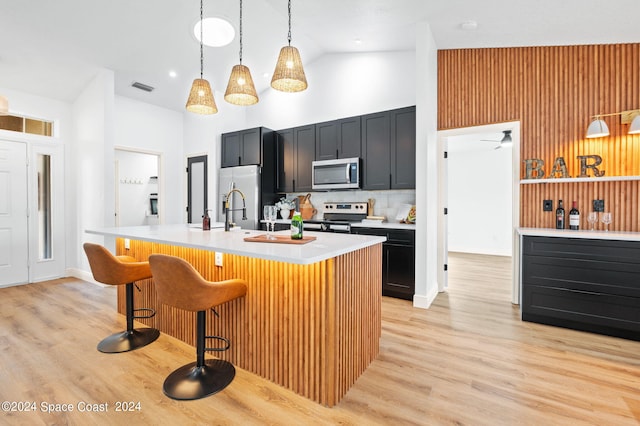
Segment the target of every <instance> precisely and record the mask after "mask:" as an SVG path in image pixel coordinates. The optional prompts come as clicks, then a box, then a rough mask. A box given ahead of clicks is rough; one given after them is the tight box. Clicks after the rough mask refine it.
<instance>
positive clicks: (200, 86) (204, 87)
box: [186, 0, 218, 114]
mask: <svg viewBox="0 0 640 426" xmlns="http://www.w3.org/2000/svg"><path fill="white" fill-rule="evenodd" d="M202 3H203V0H200V78H196V79H194V80H193V85H192V86H191V92H189V99H187V105H186V107H187V111H189V112H195V113H197V114H215V113H216V112H218V107H217V106H216V101H215V100H214V99H213V92H211V86H210V85H209V82H208V81H207V80H205V79H204V78H202V74H203V69H204V54H203V48H202Z"/></svg>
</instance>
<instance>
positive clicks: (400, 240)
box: [351, 227, 416, 300]
mask: <svg viewBox="0 0 640 426" xmlns="http://www.w3.org/2000/svg"><path fill="white" fill-rule="evenodd" d="M351 233H352V234H363V235H379V236H384V237H387V241H386V242H384V243H383V244H382V295H383V296H390V297H395V298H398V299H405V300H413V295H414V293H415V286H416V279H415V278H416V276H415V231H414V230H411V229H385V228H359V227H352V228H351Z"/></svg>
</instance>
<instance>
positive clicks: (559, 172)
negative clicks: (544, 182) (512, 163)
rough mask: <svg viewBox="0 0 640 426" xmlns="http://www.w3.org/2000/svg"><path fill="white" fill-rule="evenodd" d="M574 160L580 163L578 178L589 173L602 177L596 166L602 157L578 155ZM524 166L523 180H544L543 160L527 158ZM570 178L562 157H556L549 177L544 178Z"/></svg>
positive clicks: (602, 173) (601, 171) (603, 172)
mask: <svg viewBox="0 0 640 426" xmlns="http://www.w3.org/2000/svg"><path fill="white" fill-rule="evenodd" d="M576 158H577V159H578V161H580V175H579V176H578V177H581V178H582V177H590V176H589V173H592V174H593V176H594V177H602V176H604V174H605V171H604V170H600V169H598V166H599V165H600V164H601V163H602V157H600V156H599V155H578V156H577V157H576ZM524 165H525V177H524V178H525V179H544V178H545V172H544V160H541V159H539V158H529V159H526V160H524ZM570 177H571V176H570V175H569V172H568V170H567V163H565V161H564V157H557V158H556V159H555V161H554V162H553V167H551V171H550V172H549V176H547V177H546V178H547V179H553V178H570Z"/></svg>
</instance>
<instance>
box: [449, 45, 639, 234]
mask: <svg viewBox="0 0 640 426" xmlns="http://www.w3.org/2000/svg"><path fill="white" fill-rule="evenodd" d="M632 109H640V44H637V43H634V44H613V45H590V46H551V47H548V46H547V47H524V48H493V49H458V50H441V51H439V52H438V129H439V130H446V129H454V128H462V127H472V126H479V125H485V124H493V123H500V122H507V121H518V120H519V121H520V124H521V126H520V129H521V136H520V139H521V142H520V143H521V148H520V149H521V151H520V153H521V160H524V159H529V158H539V159H542V160H544V161H545V172H546V175H548V174H549V172H550V170H551V166H552V164H553V162H554V160H555V158H556V157H564V159H565V161H566V163H567V166H568V167H569V174H570V175H571V176H572V177H577V176H578V174H579V163H578V161H577V160H576V156H577V155H589V154H595V155H600V156H601V157H602V159H603V162H602V165H601V166H600V169H601V170H605V171H606V176H638V175H640V135H628V134H627V131H628V127H629V125H628V124H620V117H619V116H614V117H606V118H605V121H606V122H607V124H608V126H609V130H610V132H611V134H610V136H608V137H605V138H598V139H586V138H585V137H584V136H585V133H586V130H587V126H588V125H589V122H590V120H591V117H592V116H593V115H596V114H607V113H616V112H621V111H626V110H632ZM479 143H484V142H479ZM521 178H524V163H521ZM638 185H639V183H638V182H637V181H602V182H571V183H559V184H558V183H555V184H551V183H547V184H522V185H520V202H521V206H520V224H519V225H520V226H523V227H535V228H540V227H553V223H554V222H553V220H554V218H553V213H548V212H543V211H542V201H543V200H544V199H552V200H554V208H555V206H556V205H557V200H558V199H562V200H564V202H565V208H566V207H567V206H568V207H569V208H570V207H571V201H573V200H575V201H577V202H578V207H579V209H580V211H581V212H582V213H585V214H583V215H582V219H583V223H581V229H586V228H587V226H588V225H587V223H586V216H587V215H586V213H587V212H588V211H591V210H592V208H591V201H592V200H593V199H604V200H605V209H606V210H607V211H611V212H612V214H613V217H614V218H613V223H612V224H611V225H610V229H612V230H620V231H630V232H637V231H640V216H639V215H638V210H639V198H638V190H639V188H638ZM599 226H600V227H602V224H599Z"/></svg>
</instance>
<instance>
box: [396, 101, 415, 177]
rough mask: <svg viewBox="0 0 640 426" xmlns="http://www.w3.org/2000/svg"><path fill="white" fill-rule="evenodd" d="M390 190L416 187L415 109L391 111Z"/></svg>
mask: <svg viewBox="0 0 640 426" xmlns="http://www.w3.org/2000/svg"><path fill="white" fill-rule="evenodd" d="M390 118H391V144H390V146H391V189H414V188H415V187H416V108H415V107H410V108H402V109H397V110H393V111H391V117H390Z"/></svg>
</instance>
